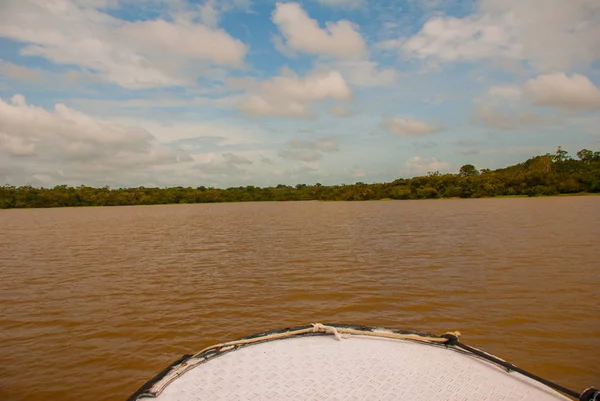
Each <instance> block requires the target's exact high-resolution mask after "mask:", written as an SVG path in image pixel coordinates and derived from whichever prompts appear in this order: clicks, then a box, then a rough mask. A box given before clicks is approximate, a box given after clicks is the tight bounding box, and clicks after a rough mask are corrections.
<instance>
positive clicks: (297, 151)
mask: <svg viewBox="0 0 600 401" xmlns="http://www.w3.org/2000/svg"><path fill="white" fill-rule="evenodd" d="M338 150H339V143H338V142H337V140H335V139H331V138H323V139H317V140H312V141H305V140H301V139H292V140H291V141H290V142H289V143H288V146H287V148H286V149H283V150H281V152H279V156H280V157H282V158H284V159H291V160H299V161H303V162H315V161H317V160H320V159H321V158H322V154H323V153H329V152H337V151H338Z"/></svg>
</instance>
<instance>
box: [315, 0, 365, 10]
mask: <svg viewBox="0 0 600 401" xmlns="http://www.w3.org/2000/svg"><path fill="white" fill-rule="evenodd" d="M317 1H318V2H319V3H321V4H323V5H326V6H334V7H340V6H341V7H349V8H355V7H358V6H360V5H362V4H363V2H364V0H317Z"/></svg>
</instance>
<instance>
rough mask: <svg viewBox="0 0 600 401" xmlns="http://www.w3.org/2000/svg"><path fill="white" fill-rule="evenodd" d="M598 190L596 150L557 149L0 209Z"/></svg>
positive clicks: (9, 199) (88, 195)
mask: <svg viewBox="0 0 600 401" xmlns="http://www.w3.org/2000/svg"><path fill="white" fill-rule="evenodd" d="M579 193H600V151H592V150H589V149H582V150H580V151H579V152H577V157H576V158H573V157H571V156H569V154H568V152H567V151H565V150H563V149H562V148H561V147H558V149H557V151H556V153H554V154H545V155H542V156H535V157H532V158H531V159H529V160H527V161H525V162H523V163H519V164H516V165H514V166H510V167H506V168H501V169H498V170H489V169H480V170H478V169H477V168H476V167H475V166H474V165H472V164H466V165H464V166H462V167H461V168H460V169H459V171H458V173H457V174H440V173H439V172H437V171H435V172H430V173H428V174H427V175H425V176H420V177H414V178H406V179H405V178H399V179H397V180H395V181H392V182H387V183H375V184H365V183H362V182H357V183H355V184H351V185H345V184H341V185H332V186H324V185H321V184H319V183H317V184H314V185H308V184H298V185H296V186H289V185H283V184H280V185H277V186H275V187H266V188H259V187H255V186H251V185H250V186H245V187H232V188H227V189H218V188H212V187H210V188H207V187H204V186H198V187H197V188H185V187H173V188H146V187H138V188H119V189H110V188H109V187H102V188H93V187H88V186H84V185H82V186H78V187H70V186H67V185H58V186H55V187H53V188H37V187H33V186H30V185H27V186H20V187H15V186H11V185H4V186H0V208H2V209H10V208H34V207H35V208H43V207H64V206H122V205H155V204H173V203H214V202H248V201H298V200H323V201H326V200H338V201H342V200H343V201H358V200H378V199H435V198H482V197H496V196H548V195H560V194H579Z"/></svg>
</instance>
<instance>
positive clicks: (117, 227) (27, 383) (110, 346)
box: [0, 197, 600, 401]
mask: <svg viewBox="0 0 600 401" xmlns="http://www.w3.org/2000/svg"><path fill="white" fill-rule="evenodd" d="M599 283H600V197H556V198H531V199H527V198H525V199H523V198H519V199H481V200H432V201H381V202H346V203H344V202H284V203H237V204H211V205H206V204H204V205H173V206H135V207H115V208H65V209H35V210H4V211H0V399H1V400H3V401H9V400H10V401H16V400H80V401H81V400H83V401H85V400H124V399H126V398H127V397H128V396H129V395H130V394H131V393H133V392H134V391H135V390H137V388H138V387H139V386H140V385H142V384H143V383H144V382H145V381H146V380H148V379H150V378H151V377H152V376H154V375H155V374H156V373H158V372H159V371H160V370H162V369H163V368H164V367H166V366H167V365H168V364H170V363H171V362H172V361H174V360H176V359H178V358H179V357H180V356H181V355H183V354H185V353H190V352H194V351H197V350H199V349H201V348H203V347H204V346H207V345H211V344H214V343H217V342H221V341H224V340H231V339H234V338H237V337H240V336H244V335H248V334H252V333H255V332H260V331H265V330H268V329H276V328H283V327H288V326H291V325H298V324H307V323H311V322H323V323H325V322H329V323H357V324H365V325H385V326H390V327H395V328H403V329H421V330H425V331H429V332H431V333H434V334H442V333H445V332H446V331H449V330H459V331H461V332H462V340H463V342H465V343H467V344H470V345H474V346H478V347H482V348H483V349H485V350H486V351H489V352H492V353H494V354H496V355H498V356H500V357H502V358H504V359H507V360H509V361H511V362H513V363H515V364H517V365H519V366H520V367H522V368H525V369H529V370H531V371H532V372H534V373H536V374H539V375H541V376H543V377H545V378H548V379H551V380H554V381H557V382H559V383H560V384H563V385H565V386H567V387H571V388H573V389H574V390H577V391H581V390H583V389H584V388H585V387H587V386H588V385H592V384H593V385H596V386H597V387H598V386H600V298H599V297H598V289H599V288H600V287H599Z"/></svg>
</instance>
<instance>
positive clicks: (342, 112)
mask: <svg viewBox="0 0 600 401" xmlns="http://www.w3.org/2000/svg"><path fill="white" fill-rule="evenodd" d="M329 114H331V115H332V116H334V117H348V116H350V115H352V114H353V112H352V110H350V109H349V108H347V107H345V106H342V105H341V104H334V105H333V106H331V107H330V108H329Z"/></svg>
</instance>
